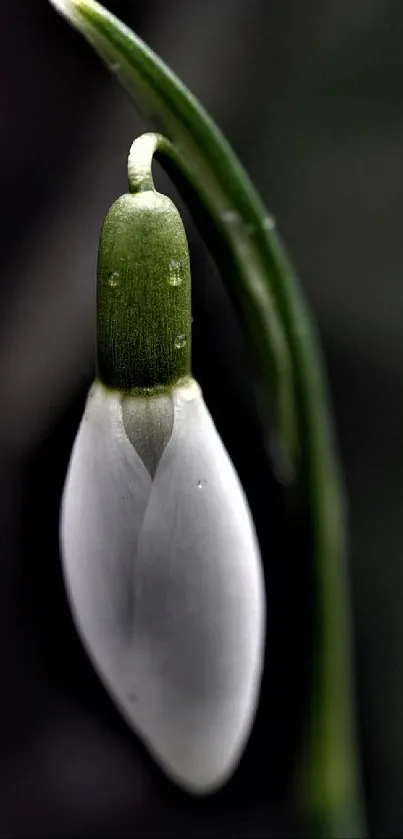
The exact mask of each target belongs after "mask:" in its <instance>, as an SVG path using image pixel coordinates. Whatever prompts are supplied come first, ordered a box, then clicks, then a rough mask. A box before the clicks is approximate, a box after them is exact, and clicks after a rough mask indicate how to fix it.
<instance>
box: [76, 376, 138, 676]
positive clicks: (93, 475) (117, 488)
mask: <svg viewBox="0 0 403 839" xmlns="http://www.w3.org/2000/svg"><path fill="white" fill-rule="evenodd" d="M150 489H151V477H150V475H149V473H148V472H147V470H146V468H145V466H144V464H143V463H142V461H141V459H140V457H139V456H138V454H137V453H136V451H135V450H134V448H133V446H132V445H131V443H130V442H129V440H128V439H127V437H126V434H125V431H124V428H123V423H122V414H121V396H120V394H118V393H114V392H111V391H108V390H106V389H105V388H103V387H102V385H100V384H94V385H93V387H92V388H91V391H90V393H89V396H88V400H87V405H86V408H85V412H84V417H83V419H82V422H81V425H80V428H79V431H78V434H77V437H76V441H75V444H74V448H73V452H72V456H71V460H70V465H69V470H68V474H67V479H66V484H65V489H64V494H63V504H62V518H61V541H62V548H63V561H64V573H65V578H66V583H67V589H68V592H69V593H70V595H71V597H70V599H71V605H72V609H73V613H74V616H75V618H76V621H77V623H78V625H79V628H80V630H81V633H82V635H83V636H84V639H85V641H86V643H87V645H88V646H89V648H90V651H91V652H92V653H94V654H95V656H96V658H99V655H101V659H102V667H106V668H107V669H108V670H109V669H110V668H112V667H113V668H114V667H120V659H121V655H122V651H123V643H124V641H125V639H126V638H127V637H128V634H129V633H130V630H131V625H132V619H133V579H132V572H133V561H134V558H135V556H136V546H137V540H138V537H139V534H140V529H141V522H142V519H143V516H144V513H145V510H146V507H147V503H148V499H149V495H150ZM99 651H101V652H99Z"/></svg>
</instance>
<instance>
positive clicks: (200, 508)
mask: <svg viewBox="0 0 403 839" xmlns="http://www.w3.org/2000/svg"><path fill="white" fill-rule="evenodd" d="M146 142H147V135H144V136H143V137H142V138H139V140H137V141H135V143H134V145H133V147H132V151H131V154H130V157H129V161H131V165H130V167H129V182H130V186H131V190H132V191H131V193H130V194H128V195H124V196H122V197H121V198H119V199H118V200H117V201H116V202H115V203H114V204H113V206H112V207H111V209H110V211H109V213H108V214H107V216H106V219H105V221H104V225H103V229H102V233H101V240H100V247H99V258H98V315H97V317H98V324H97V351H98V358H97V379H96V381H95V383H94V384H93V386H92V388H91V390H90V393H89V396H88V400H87V404H86V408H85V412H84V417H83V419H82V422H81V426H80V428H79V431H78V434H77V438H76V441H75V444H74V448H73V452H72V456H71V461H70V465H69V469H68V475H67V479H66V485H65V489H64V495H63V502H62V515H61V544H62V556H63V569H64V576H65V582H66V587H67V592H68V597H69V601H70V604H71V609H72V613H73V617H74V620H75V623H76V626H77V628H78V632H79V634H80V637H81V639H82V641H83V643H84V645H85V648H86V650H87V653H88V655H89V657H90V659H91V661H92V663H93V666H94V667H95V669H96V671H97V672H98V674H99V676H100V678H101V680H102V681H103V683H104V685H105V687H106V689H107V690H108V692H109V693H110V695H111V696H112V698H113V700H114V701H115V704H116V706H117V707H118V709H119V711H120V712H121V714H122V715H123V716H124V718H125V719H126V721H127V722H128V724H129V726H130V727H131V728H132V729H133V730H134V732H135V733H136V734H137V735H138V736H139V737H140V738H141V739H142V740H143V742H144V743H145V744H146V746H147V748H148V749H149V751H150V753H151V754H152V755H153V757H154V759H155V760H156V761H157V762H158V763H159V765H160V766H161V767H162V769H163V770H164V771H165V773H166V774H167V775H168V776H169V777H170V778H171V779H172V780H174V781H175V782H176V783H178V784H179V785H180V786H182V787H183V788H185V789H186V790H188V791H189V792H192V793H197V794H203V793H208V792H210V791H213V790H214V789H217V788H218V787H220V786H221V785H222V784H223V783H224V782H225V781H226V780H227V779H228V778H229V777H230V776H231V774H232V773H233V771H234V770H235V768H236V766H237V763H238V761H239V759H240V757H241V754H242V751H243V748H244V746H245V743H246V741H247V738H248V736H249V733H250V729H251V726H252V723H253V717H254V712H255V709H256V705H257V698H258V691H259V683H260V676H261V669H262V659H263V645H264V623H265V606H264V602H265V601H264V585H263V576H262V570H261V564H260V557H259V549H258V545H257V540H256V535H255V532H254V527H253V522H252V519H251V515H250V512H249V509H248V505H247V501H246V498H245V495H244V493H243V490H242V488H241V485H240V482H239V479H238V477H237V474H236V472H235V470H234V467H233V465H232V463H231V461H230V459H229V456H228V454H227V452H226V450H225V448H224V446H223V444H222V442H221V439H220V437H219V435H218V433H217V430H216V428H215V426H214V423H213V420H212V418H211V416H210V414H209V411H208V409H207V407H206V405H205V403H204V400H203V396H202V393H201V391H200V387H199V386H198V384H197V383H196V382H195V380H194V379H193V378H192V377H191V375H190V338H191V336H190V324H191V317H190V271H189V254H188V247H187V241H186V235H185V231H184V228H183V225H182V221H181V218H180V216H179V213H178V211H177V210H176V208H175V206H174V205H173V203H172V202H171V201H170V199H169V198H167V197H166V196H163V195H161V194H159V193H157V192H156V191H155V189H154V185H153V183H152V179H151V175H150V173H148V174H147V173H146V174H145V173H144V172H143V171H142V170H141V166H139V167H138V169H137V170H136V171H135V170H134V168H133V161H135V160H136V153H137V152H139V150H141V144H142V143H143V144H144V143H146ZM140 156H141V155H140Z"/></svg>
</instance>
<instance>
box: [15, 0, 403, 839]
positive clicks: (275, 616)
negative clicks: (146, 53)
mask: <svg viewBox="0 0 403 839" xmlns="http://www.w3.org/2000/svg"><path fill="white" fill-rule="evenodd" d="M107 5H108V7H109V8H110V9H111V10H112V11H114V12H115V13H116V14H118V15H119V16H120V17H121V18H123V19H124V20H125V21H126V22H128V23H129V24H130V25H131V26H132V27H133V28H135V29H136V31H137V32H138V33H139V34H140V36H141V37H142V38H143V39H145V40H146V41H147V42H148V43H149V44H150V45H151V46H152V47H153V48H154V50H156V51H157V52H158V53H159V54H160V55H161V56H162V57H163V58H164V59H165V60H166V61H167V62H168V64H169V65H170V66H171V67H172V68H173V69H174V70H175V71H176V72H177V73H178V74H179V76H180V77H181V78H182V79H183V80H184V82H185V83H186V84H187V85H188V86H189V87H190V88H191V90H192V91H193V92H194V93H195V94H196V95H197V96H198V97H199V98H200V100H201V101H202V102H203V104H204V105H205V106H206V107H207V109H208V110H209V111H210V112H211V113H212V115H213V116H214V118H215V119H216V121H217V122H218V124H219V125H220V127H221V128H222V129H223V130H224V132H225V134H226V135H227V137H228V139H229V140H230V142H231V143H232V145H233V146H234V148H235V150H236V151H237V153H238V154H239V157H240V158H241V160H242V162H243V163H244V165H245V167H246V169H247V170H248V172H249V174H250V175H251V177H252V179H253V181H254V183H255V184H256V185H257V187H258V189H259V191H260V193H261V194H262V196H263V198H264V200H265V202H266V204H267V207H268V209H269V210H270V211H271V212H272V213H273V214H274V216H275V217H276V219H277V222H278V226H279V230H280V232H281V235H282V238H283V240H284V241H285V243H286V245H287V248H288V251H289V253H290V254H291V257H292V259H293V261H294V264H295V265H296V266H297V267H298V272H299V274H300V276H301V278H302V282H303V286H304V289H305V293H306V297H307V299H308V300H309V302H310V304H311V307H312V309H313V311H314V313H315V316H316V319H317V322H318V324H319V328H320V332H321V336H322V341H323V347H324V351H325V355H326V361H327V366H328V372H329V382H330V388H331V394H332V400H333V406H334V415H335V423H336V428H337V435H338V441H339V446H340V452H341V458H342V463H343V467H344V474H345V481H346V486H347V491H348V499H349V511H350V556H349V569H350V576H351V584H352V596H353V613H354V628H355V662H356V667H355V675H356V686H357V713H358V720H359V736H360V749H361V757H362V765H363V773H364V782H365V791H366V798H367V808H368V819H369V829H370V834H371V836H380V835H386V836H391V837H392V836H393V837H398V836H401V835H403V794H402V792H403V789H402V787H403V783H402V782H403V613H402V608H401V601H402V596H403V524H402V502H403V489H402V487H403V388H402V381H401V379H402V375H401V369H402V353H403V333H402V328H401V323H402V316H403V236H402V221H403V49H402V43H403V5H402V3H401V0H218V2H217V0H203V2H201V0H200V2H199V0H190V2H189V0H188V2H185V0H121V2H118V0H116V1H115V2H112V0H109V2H108V3H107ZM0 21H1V25H0V43H1V48H0V67H1V69H0V102H1V115H2V131H1V133H0V161H1V164H0V178H1V205H0V207H1V209H0V213H1V225H0V248H1V283H0V394H1V400H0V405H1V410H0V458H1V469H0V540H1V541H0V656H1V683H0V685H1V689H0V835H1V836H2V837H3V836H4V837H5V839H8V837H10V839H11V837H24V836H27V837H37V836H38V837H43V836H57V837H70V836H71V837H84V836H85V837H105V839H106V837H112V836H113V835H118V836H127V837H129V836H130V837H136V836H139V837H140V836H160V837H165V836H167V837H168V836H182V835H186V834H189V835H191V836H198V837H205V836H223V837H227V836H228V837H233V838H234V839H244V837H245V839H246V837H260V836H262V837H263V836H280V835H287V834H289V833H290V832H291V831H292V830H293V829H294V828H295V824H294V821H293V819H294V816H293V813H292V810H291V808H290V805H289V800H288V797H287V778H288V777H289V772H290V765H291V763H292V755H293V753H294V750H295V742H296V740H297V736H298V730H299V725H300V717H301V713H300V706H301V701H300V700H301V695H302V694H303V685H304V677H305V674H306V672H307V667H308V664H307V661H306V650H307V644H306V639H305V635H304V632H301V626H302V625H303V622H304V620H305V621H307V622H308V623H309V619H308V615H307V609H306V606H305V607H304V599H303V586H302V575H303V567H302V571H301V565H302V566H303V557H302V559H301V555H300V552H299V546H298V544H295V543H293V542H292V538H291V539H290V538H289V534H287V533H286V530H287V528H286V522H285V517H284V510H283V501H282V498H281V492H280V490H279V487H278V486H277V484H276V481H275V479H274V477H273V475H272V474H271V471H270V467H269V465H268V464H267V461H266V460H265V458H264V456H263V452H264V442H263V436H264V435H263V430H262V427H261V425H260V423H259V419H258V416H257V412H256V408H255V404H254V399H253V387H252V367H251V363H250V359H249V357H248V351H247V348H246V347H245V345H244V341H243V337H242V335H241V334H240V331H239V329H238V325H237V321H236V319H235V316H234V312H233V310H232V307H231V304H230V302H229V300H228V297H227V294H226V291H225V289H224V285H223V283H222V279H221V278H220V276H219V275H218V274H217V272H216V270H215V267H214V265H213V264H212V261H211V258H210V257H209V254H208V253H207V252H206V250H205V248H204V245H203V243H202V241H201V240H200V239H199V236H198V233H197V231H196V230H195V229H194V227H193V225H192V220H191V219H190V217H189V216H188V214H187V212H186V208H184V214H185V219H186V221H187V229H188V232H189V240H190V246H191V258H192V266H193V278H194V290H193V297H194V337H193V357H194V372H195V374H196V376H197V377H198V378H199V380H200V382H201V384H202V386H203V389H204V392H205V396H206V399H207V402H208V404H209V407H210V409H211V411H212V413H213V416H214V418H215V420H216V423H217V425H218V427H219V430H220V431H221V433H222V436H223V438H224V441H225V443H226V445H227V447H228V449H229V451H230V453H231V455H232V457H233V460H234V462H235V464H236V466H237V468H238V471H239V473H240V476H241V479H242V481H243V484H244V486H245V489H246V491H247V494H248V497H249V501H250V504H251V507H252V511H253V514H254V517H255V521H256V525H257V529H258V535H259V539H260V542H261V546H262V554H263V558H264V563H265V573H266V580H267V590H268V609H269V623H268V645H267V655H266V667H265V676H264V683H263V690H262V700H261V705H260V708H259V712H258V716H257V721H256V725H255V728H254V731H253V734H252V738H251V742H250V744H249V746H248V749H247V751H246V754H245V756H244V759H243V760H242V762H241V765H240V767H239V770H238V772H237V773H236V775H235V777H234V778H233V780H232V781H231V782H230V783H229V784H228V786H227V787H226V789H224V790H223V791H222V792H220V793H219V794H217V795H216V796H214V797H212V798H211V799H209V800H202V801H199V800H193V799H191V798H188V797H187V796H185V795H182V794H181V793H180V792H179V791H177V790H175V789H174V787H173V786H172V785H171V784H170V783H169V782H168V781H167V780H166V779H165V778H163V777H162V775H161V773H160V772H159V771H158V770H157V769H156V768H155V767H154V766H153V765H152V763H151V761H150V760H149V758H148V756H147V754H146V753H145V750H144V749H143V748H142V747H141V745H140V744H139V742H138V741H137V740H136V738H135V737H134V735H133V734H132V733H130V732H129V731H128V729H127V728H126V726H125V724H124V723H123V722H122V721H121V720H120V718H119V717H118V714H117V712H116V711H115V709H114V707H113V705H112V703H111V702H110V701H109V699H108V697H107V696H106V694H105V692H104V691H103V688H102V687H101V685H100V684H99V682H98V680H97V678H96V677H95V675H94V674H93V672H92V670H91V668H90V665H89V663H88V661H87V659H86V657H85V655H84V653H83V650H82V648H81V645H80V642H79V640H78V638H77V636H76V633H75V630H74V627H73V624H72V621H71V617H70V613H69V610H68V607H67V603H66V599H65V594H64V589H63V584H62V579H61V570H60V556H59V547H58V510H59V504H60V496H61V491H62V487H63V480H64V475H65V471H66V467H67V463H68V458H69V453H70V449H71V445H72V442H73V440H74V436H75V432H76V429H77V425H78V422H79V420H80V417H81V413H82V410H83V406H84V400H85V395H86V391H87V388H88V386H89V384H90V382H91V379H92V376H93V373H94V316H95V310H94V293H95V266H96V252H97V243H98V234H99V229H100V225H101V222H102V219H103V216H104V215H105V213H106V211H107V209H108V207H109V205H110V204H111V203H112V201H113V200H114V199H115V198H116V197H117V196H118V195H119V194H121V193H122V192H124V191H125V190H126V183H125V162H126V155H127V151H128V148H129V146H130V143H131V140H132V139H133V137H134V136H135V135H137V134H139V133H141V132H142V131H143V130H144V129H145V128H148V126H145V125H144V124H143V123H142V122H141V120H140V118H139V117H138V116H137V114H136V112H135V110H134V108H133V106H132V104H131V102H130V101H129V99H128V97H127V96H126V94H125V93H124V92H123V91H122V90H121V89H120V87H119V86H118V83H117V82H116V80H115V79H113V78H112V77H110V76H109V75H108V73H107V71H106V70H105V69H104V68H103V67H102V65H101V64H100V62H99V61H98V59H97V58H96V57H95V56H94V55H93V54H92V53H91V51H90V49H89V47H88V46H87V45H86V44H85V43H84V42H83V41H82V40H81V38H80V37H79V36H78V34H76V33H75V32H73V31H72V30H70V29H69V27H68V26H67V25H66V23H65V22H64V21H63V20H62V19H61V18H59V17H58V16H57V15H56V14H55V12H54V10H53V9H52V8H51V7H50V5H49V4H48V3H47V2H46V0H2V3H1V10H0ZM157 177H158V178H159V184H160V188H161V189H167V190H170V191H171V194H173V195H174V194H175V193H174V191H172V189H171V187H170V185H169V184H168V183H167V180H166V178H165V176H164V174H163V173H162V174H161V173H159V174H158V175H157ZM301 601H302V603H301ZM306 602H307V601H305V603H306ZM301 619H302V622H301Z"/></svg>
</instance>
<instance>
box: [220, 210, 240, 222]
mask: <svg viewBox="0 0 403 839" xmlns="http://www.w3.org/2000/svg"><path fill="white" fill-rule="evenodd" d="M221 220H222V221H223V222H224V224H236V223H237V222H238V221H239V215H238V213H237V212H236V210H224V212H223V213H222V216H221Z"/></svg>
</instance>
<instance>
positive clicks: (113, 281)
mask: <svg viewBox="0 0 403 839" xmlns="http://www.w3.org/2000/svg"><path fill="white" fill-rule="evenodd" d="M119 279H120V274H119V271H112V274H110V275H109V279H108V285H110V287H111V288H116V286H118V285H119Z"/></svg>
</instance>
